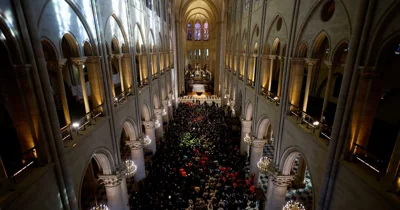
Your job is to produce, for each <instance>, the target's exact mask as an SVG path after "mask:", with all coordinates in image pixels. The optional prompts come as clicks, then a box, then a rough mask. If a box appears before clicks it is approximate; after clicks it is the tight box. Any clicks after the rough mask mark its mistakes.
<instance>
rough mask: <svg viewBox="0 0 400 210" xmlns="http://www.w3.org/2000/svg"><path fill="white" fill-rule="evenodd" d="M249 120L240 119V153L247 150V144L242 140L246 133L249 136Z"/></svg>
mask: <svg viewBox="0 0 400 210" xmlns="http://www.w3.org/2000/svg"><path fill="white" fill-rule="evenodd" d="M251 123H252V122H251V120H242V129H241V135H240V154H242V155H244V154H245V153H246V151H247V145H246V143H245V142H244V137H245V136H246V134H249V136H251Z"/></svg>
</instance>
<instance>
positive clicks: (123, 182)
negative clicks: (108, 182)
mask: <svg viewBox="0 0 400 210" xmlns="http://www.w3.org/2000/svg"><path fill="white" fill-rule="evenodd" d="M124 164H125V163H124ZM121 190H122V204H121V205H122V208H123V209H126V210H129V195H128V185H127V184H126V177H125V176H121Z"/></svg>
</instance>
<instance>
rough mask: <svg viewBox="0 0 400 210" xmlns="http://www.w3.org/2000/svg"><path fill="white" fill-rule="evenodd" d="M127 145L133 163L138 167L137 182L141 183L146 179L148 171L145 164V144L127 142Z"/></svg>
mask: <svg viewBox="0 0 400 210" xmlns="http://www.w3.org/2000/svg"><path fill="white" fill-rule="evenodd" d="M125 143H126V145H128V146H129V148H130V149H131V157H132V161H133V162H134V163H135V165H136V166H137V170H136V174H135V177H134V178H135V182H140V181H142V180H143V179H144V178H146V169H145V163H144V153H143V144H142V143H141V142H140V141H126V142H125Z"/></svg>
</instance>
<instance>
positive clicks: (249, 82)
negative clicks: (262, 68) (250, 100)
mask: <svg viewBox="0 0 400 210" xmlns="http://www.w3.org/2000/svg"><path fill="white" fill-rule="evenodd" d="M247 85H248V86H250V87H252V88H254V86H255V82H254V81H253V80H251V79H247Z"/></svg>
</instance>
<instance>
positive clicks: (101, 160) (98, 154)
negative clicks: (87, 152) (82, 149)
mask: <svg viewBox="0 0 400 210" xmlns="http://www.w3.org/2000/svg"><path fill="white" fill-rule="evenodd" d="M92 159H94V162H95V163H96V165H97V167H98V169H99V172H100V173H102V174H104V175H111V174H113V172H114V171H115V167H114V165H113V163H114V160H113V157H112V154H111V152H110V151H109V150H108V149H106V148H97V149H95V150H94V151H93V152H92V154H91V156H90V159H89V160H88V161H87V162H86V166H85V168H84V170H83V172H82V173H81V174H82V176H81V181H80V185H79V192H78V205H79V206H80V207H82V188H83V184H84V181H85V176H86V173H87V171H88V170H92V169H91V168H89V165H90V163H91V162H92Z"/></svg>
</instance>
